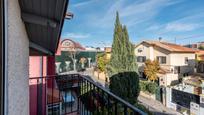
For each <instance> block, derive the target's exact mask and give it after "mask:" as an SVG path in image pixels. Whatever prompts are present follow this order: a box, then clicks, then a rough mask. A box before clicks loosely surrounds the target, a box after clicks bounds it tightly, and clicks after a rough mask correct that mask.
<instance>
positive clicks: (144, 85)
mask: <svg viewBox="0 0 204 115" xmlns="http://www.w3.org/2000/svg"><path fill="white" fill-rule="evenodd" d="M157 88H158V85H157V83H154V82H149V81H142V80H140V89H141V91H144V92H145V91H147V92H149V93H151V94H155V93H156V90H157Z"/></svg>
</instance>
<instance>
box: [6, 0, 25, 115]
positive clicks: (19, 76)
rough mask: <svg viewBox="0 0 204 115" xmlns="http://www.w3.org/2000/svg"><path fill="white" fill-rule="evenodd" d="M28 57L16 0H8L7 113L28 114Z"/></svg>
mask: <svg viewBox="0 0 204 115" xmlns="http://www.w3.org/2000/svg"><path fill="white" fill-rule="evenodd" d="M28 59H29V40H28V37H27V34H26V30H25V27H24V24H23V22H22V20H21V15H20V7H19V3H18V0H8V100H7V102H8V103H7V104H8V115H29V85H28V63H29V60H28Z"/></svg>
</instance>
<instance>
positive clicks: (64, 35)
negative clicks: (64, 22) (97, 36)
mask: <svg viewBox="0 0 204 115" xmlns="http://www.w3.org/2000/svg"><path fill="white" fill-rule="evenodd" d="M90 36H91V35H90V34H84V33H65V34H63V35H62V38H79V39H80V38H89V37H90Z"/></svg>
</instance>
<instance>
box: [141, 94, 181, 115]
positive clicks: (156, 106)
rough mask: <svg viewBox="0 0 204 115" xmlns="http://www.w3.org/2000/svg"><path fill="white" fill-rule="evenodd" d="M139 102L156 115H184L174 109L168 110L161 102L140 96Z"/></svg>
mask: <svg viewBox="0 0 204 115" xmlns="http://www.w3.org/2000/svg"><path fill="white" fill-rule="evenodd" d="M138 101H139V102H140V103H141V104H142V105H144V106H145V107H146V108H148V109H149V110H150V111H151V112H153V113H154V114H155V115H182V114H181V113H179V112H177V111H175V110H173V109H170V108H167V107H165V106H164V105H163V104H161V103H160V102H159V101H156V100H153V99H151V98H147V97H144V96H141V95H140V96H139V97H138Z"/></svg>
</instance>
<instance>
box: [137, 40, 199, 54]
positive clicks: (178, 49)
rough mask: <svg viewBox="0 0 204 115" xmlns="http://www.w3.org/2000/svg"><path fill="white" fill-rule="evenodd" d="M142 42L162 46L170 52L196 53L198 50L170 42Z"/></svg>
mask: <svg viewBox="0 0 204 115" xmlns="http://www.w3.org/2000/svg"><path fill="white" fill-rule="evenodd" d="M142 43H147V44H149V45H151V46H156V47H160V48H162V49H165V50H167V51H170V52H175V53H195V52H196V50H193V49H191V48H187V47H183V46H181V45H177V44H173V43H168V42H159V41H142V42H141V44H142ZM136 47H137V46H136Z"/></svg>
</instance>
